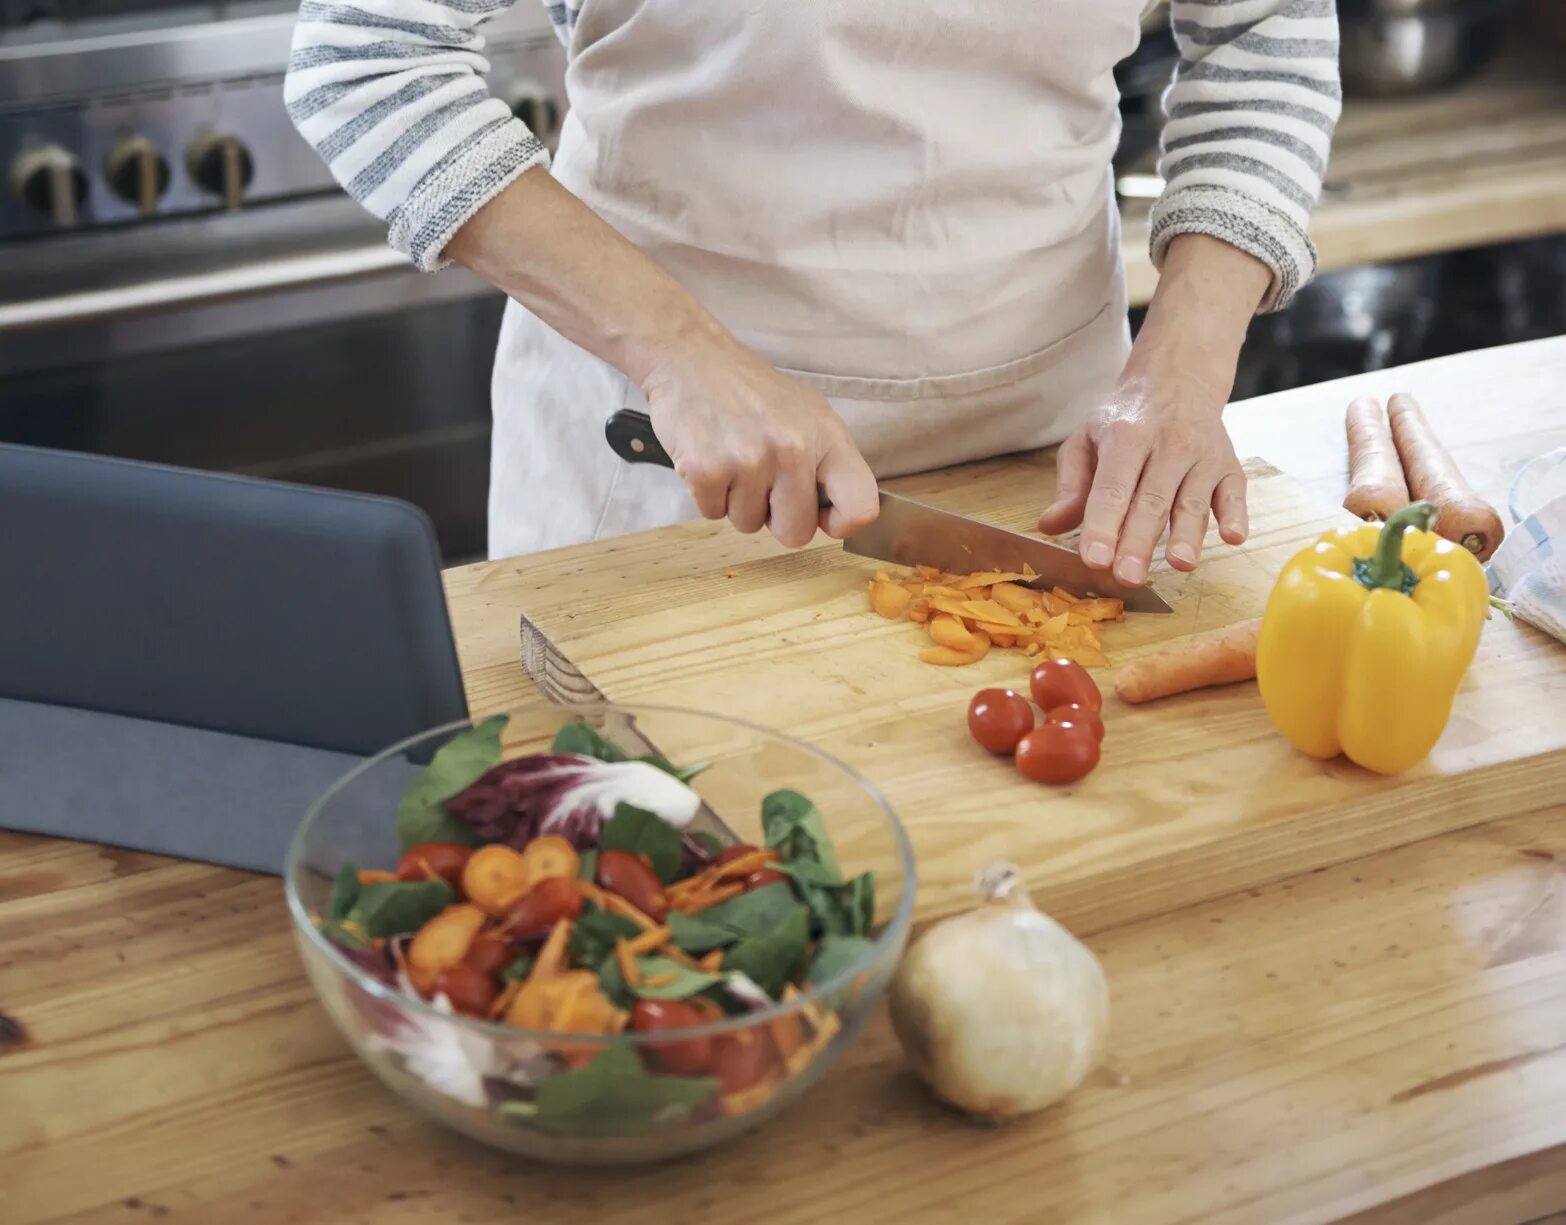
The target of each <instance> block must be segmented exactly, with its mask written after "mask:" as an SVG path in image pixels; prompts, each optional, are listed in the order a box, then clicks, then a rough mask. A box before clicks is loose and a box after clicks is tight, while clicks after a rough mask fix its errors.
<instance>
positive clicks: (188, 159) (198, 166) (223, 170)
mask: <svg viewBox="0 0 1566 1225" xmlns="http://www.w3.org/2000/svg"><path fill="white" fill-rule="evenodd" d="M185 166H186V168H187V169H188V170H189V171H190V177H191V178H192V179H194V180H195V181H196V185H197V186H198V187H200V188H201V190H202V191H205V192H208V193H210V194H212V195H214V196H217V197H219V198H220V199H221V200H222V201H223V207H224V208H227V209H236V208H238V207H239V205H240V203H241V201H242V200H243V199H244V195H245V188H247V187H249V186H250V180H251V179H252V178H254V177H255V169H256V168H255V163H254V162H253V161H251V160H250V150H248V149H246V148H245V146H244V145H242V144H240V143H239V138H238V137H237V136H223V135H212V136H201V137H198V138H197V139H195V140H194V141H192V142H191V145H190V148H189V149H187V150H186V151H185Z"/></svg>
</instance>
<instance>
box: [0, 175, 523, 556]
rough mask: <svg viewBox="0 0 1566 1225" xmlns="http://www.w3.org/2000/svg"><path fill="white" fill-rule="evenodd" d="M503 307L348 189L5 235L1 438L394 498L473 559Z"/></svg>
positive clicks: (0, 300) (0, 257) (455, 552)
mask: <svg viewBox="0 0 1566 1225" xmlns="http://www.w3.org/2000/svg"><path fill="white" fill-rule="evenodd" d="M214 253H220V254H218V255H216V256H215V255H214ZM504 302H505V299H504V297H503V296H502V295H500V294H499V293H497V292H496V291H494V290H493V289H491V288H490V287H488V286H486V285H485V284H484V283H483V282H481V281H479V280H478V279H477V278H476V277H473V276H472V275H471V274H469V273H467V272H466V271H464V270H462V269H460V268H449V269H447V270H445V271H443V272H439V273H435V274H426V273H420V272H417V271H415V270H414V269H412V268H411V267H410V266H409V265H408V264H407V263H406V261H405V260H404V259H402V258H401V257H400V256H398V255H397V254H396V253H395V252H393V251H391V250H390V249H389V248H388V247H387V246H386V241H385V231H384V229H383V228H382V227H381V225H380V224H379V223H378V222H375V221H374V220H373V219H371V218H369V217H367V216H366V215H365V214H364V213H363V212H362V211H361V210H360V209H359V208H358V206H357V205H355V204H354V203H352V202H351V201H349V200H347V199H346V198H343V197H341V196H323V197H319V198H316V199H313V200H307V201H302V202H292V203H288V204H285V205H277V206H273V207H260V208H256V209H253V210H247V211H246V212H243V213H235V214H218V215H213V216H210V217H207V218H204V219H201V220H180V221H170V222H168V223H165V224H160V225H153V226H147V227H139V228H137V229H135V230H134V231H117V232H105V233H98V234H84V235H80V236H75V237H66V238H59V237H53V238H48V239H43V240H36V241H29V242H20V243H8V244H0V441H7V442H21V443H30V444H33V445H41V446H53V447H65V448H70V449H73V450H81V451H88V452H94V453H98V454H105V455H116V456H123V457H128V458H134V459H143V460H152V461H156V462H162V463H170V464H180V465H185V466H188V467H194V468H204V469H209V470H220V471H226V472H238V473H246V474H251V475H256V476H265V477H270V478H274V479H280V480H289V481H301V482H305V483H309V484H315V485H326V486H331V487H334V488H340V489H352V490H361V491H366V492H372V493H381V494H388V495H391V496H394V497H399V498H404V499H406V500H408V501H410V502H413V503H414V504H416V505H418V506H420V507H422V508H423V509H424V510H425V511H426V512H427V513H428V514H429V515H430V517H431V518H432V519H433V520H434V522H435V525H436V530H437V532H438V534H439V537H440V542H441V547H442V549H443V551H444V553H445V555H446V557H447V559H448V560H449V561H451V562H453V563H455V562H460V561H464V560H470V559H473V558H476V557H480V556H482V555H483V554H484V551H485V503H486V498H487V490H488V484H489V472H488V467H489V374H490V366H491V362H492V359H493V354H494V347H495V339H496V335H497V333H498V330H499V321H500V315H501V311H502V308H503V306H504Z"/></svg>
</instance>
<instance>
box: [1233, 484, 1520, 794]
mask: <svg viewBox="0 0 1566 1225" xmlns="http://www.w3.org/2000/svg"><path fill="white" fill-rule="evenodd" d="M1435 518H1436V509H1435V507H1433V506H1431V505H1430V503H1428V502H1415V503H1414V504H1412V505H1411V506H1407V507H1405V508H1404V509H1402V510H1400V511H1398V512H1397V513H1396V514H1394V515H1393V516H1392V517H1391V518H1390V519H1388V520H1387V522H1386V523H1385V525H1383V526H1381V527H1379V528H1378V527H1377V526H1376V525H1375V524H1371V523H1366V524H1362V525H1360V526H1358V527H1352V528H1340V529H1338V530H1337V531H1334V532H1328V533H1327V534H1326V535H1325V536H1323V537H1321V539H1320V540H1318V541H1317V542H1316V543H1315V544H1313V545H1311V546H1310V547H1309V548H1306V549H1303V550H1301V551H1300V552H1299V553H1297V554H1295V556H1294V557H1293V559H1292V560H1290V561H1289V563H1288V564H1287V565H1286V566H1284V568H1283V573H1282V574H1280V575H1279V576H1278V581H1277V584H1276V585H1275V586H1274V587H1273V590H1272V595H1271V596H1270V597H1269V599H1268V601H1267V611H1266V613H1265V614H1264V615H1263V617H1262V626H1261V636H1260V638H1259V639H1258V641H1257V645H1256V682H1257V685H1258V686H1259V688H1260V689H1261V696H1262V701H1263V702H1264V703H1265V704H1266V706H1267V713H1268V715H1270V716H1271V718H1272V721H1273V722H1274V723H1275V724H1277V726H1278V730H1279V731H1281V732H1282V733H1283V734H1284V736H1286V737H1287V738H1288V740H1289V741H1290V743H1292V744H1293V745H1294V746H1295V747H1296V748H1297V749H1299V750H1300V751H1301V752H1303V753H1308V754H1309V755H1310V756H1312V757H1321V758H1327V757H1334V756H1336V755H1337V754H1338V753H1342V754H1344V755H1345V756H1347V757H1348V758H1349V760H1350V761H1353V762H1356V763H1357V764H1359V765H1361V766H1364V767H1365V768H1366V769H1369V770H1375V771H1376V772H1378V773H1380V774H1396V773H1398V772H1399V771H1401V770H1406V769H1408V768H1409V767H1410V766H1412V765H1414V764H1416V763H1417V762H1419V761H1420V760H1422V759H1423V758H1424V757H1425V755H1426V754H1427V753H1429V752H1430V750H1431V749H1432V748H1433V747H1434V746H1435V742H1436V741H1437V740H1439V739H1440V738H1441V731H1442V729H1443V728H1445V727H1446V721H1447V719H1448V717H1449V716H1450V715H1451V713H1452V699H1453V697H1454V696H1455V694H1456V692H1457V686H1458V684H1459V683H1460V682H1461V681H1462V679H1463V673H1464V672H1465V671H1467V669H1468V665H1469V663H1471V662H1472V660H1473V657H1474V651H1475V650H1476V649H1477V648H1478V645H1479V630H1480V627H1481V626H1482V625H1483V623H1484V619H1485V617H1486V616H1487V615H1488V612H1489V607H1488V605H1489V586H1488V584H1487V583H1486V581H1485V576H1484V570H1483V568H1482V567H1481V566H1480V565H1479V562H1478V561H1477V560H1476V559H1475V558H1474V556H1473V554H1472V553H1470V552H1469V551H1468V550H1467V549H1464V548H1462V547H1460V546H1458V545H1455V544H1452V543H1451V542H1450V541H1446V540H1443V539H1441V537H1439V536H1437V535H1436V534H1435V533H1434V532H1432V531H1431V530H1430V528H1431V526H1432V524H1434V522H1435Z"/></svg>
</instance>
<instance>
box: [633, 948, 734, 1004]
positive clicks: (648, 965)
mask: <svg viewBox="0 0 1566 1225" xmlns="http://www.w3.org/2000/svg"><path fill="white" fill-rule="evenodd" d="M636 968H637V969H638V970H639V971H641V975H642V983H641V985H640V986H638V987H633V988H632V990H633V991H635V992H636V994H637V995H639V996H641V998H642V999H644V1000H683V999H689V998H690V997H691V996H693V995H700V994H701V993H702V992H703V991H705V990H707V988H708V987H713V986H716V985H717V984H718V983H719V982H721V981H722V979H723V976H722V975H720V974H708V973H706V972H705V971H703V970H693V969H691V968H690V967H689V966H682V965H681V964H680V963H679V962H677V961H675V960H674V959H673V958H672V957H657V956H653V957H638V958H637V959H636ZM671 974H672V975H674V981H672V982H667V983H663V984H661V985H659V986H656V987H654V986H650V985H649V984H648V982H647V980H648V979H649V978H667V977H668V976H669V975H671Z"/></svg>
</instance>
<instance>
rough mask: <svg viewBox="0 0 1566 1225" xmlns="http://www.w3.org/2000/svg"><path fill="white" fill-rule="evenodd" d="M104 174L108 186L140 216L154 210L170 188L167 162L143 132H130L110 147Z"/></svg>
mask: <svg viewBox="0 0 1566 1225" xmlns="http://www.w3.org/2000/svg"><path fill="white" fill-rule="evenodd" d="M103 176H104V178H106V179H108V181H109V190H111V191H112V192H113V193H114V194H115V195H116V196H118V197H119V198H120V199H121V200H124V201H125V202H126V203H127V204H134V205H135V206H136V211H137V212H139V213H140V214H141V215H142V216H143V217H145V216H148V215H149V214H151V213H153V212H155V211H157V207H158V201H159V200H161V199H162V198H163V193H164V192H166V191H167V190H168V189H169V164H168V162H166V161H165V160H164V159H163V158H162V156H160V155H159V153H158V150H157V149H156V148H155V147H154V145H153V143H152V142H151V141H150V140H148V139H147V138H146V137H145V136H130V137H127V138H126V139H124V140H122V141H120V143H119V144H117V145H115V146H114V148H113V149H111V150H109V157H108V160H107V161H106V162H105V163H104V167H103Z"/></svg>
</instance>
